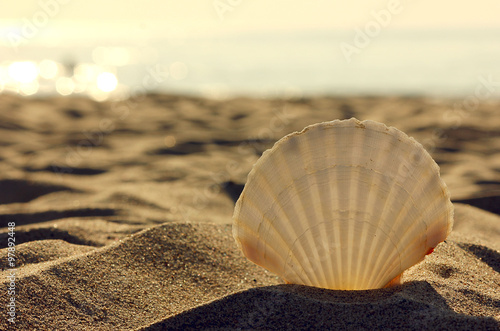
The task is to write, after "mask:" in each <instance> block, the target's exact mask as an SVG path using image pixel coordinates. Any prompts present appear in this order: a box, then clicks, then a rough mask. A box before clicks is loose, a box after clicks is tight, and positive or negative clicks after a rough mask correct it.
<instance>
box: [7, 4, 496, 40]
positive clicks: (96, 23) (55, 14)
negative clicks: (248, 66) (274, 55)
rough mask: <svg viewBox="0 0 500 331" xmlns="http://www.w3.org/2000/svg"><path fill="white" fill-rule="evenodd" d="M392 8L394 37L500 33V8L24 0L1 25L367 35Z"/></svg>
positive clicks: (122, 31) (114, 31)
mask: <svg viewBox="0 0 500 331" xmlns="http://www.w3.org/2000/svg"><path fill="white" fill-rule="evenodd" d="M390 3H393V6H396V7H397V8H398V9H397V14H392V15H391V16H392V17H391V18H390V24H389V25H388V27H387V28H390V29H397V28H464V27H465V28H469V27H473V28H483V27H500V16H499V13H500V1H499V0H474V1H456V0H439V1H435V0H434V1H433V0H401V1H397V0H394V1H378V0H370V1H369V0H364V1H363V0H349V1H333V0H308V1H305V0H301V1H299V0H288V1H285V0H120V1H113V0H23V1H16V2H14V1H3V2H2V3H1V4H0V24H1V25H2V26H4V27H5V26H12V25H22V24H23V22H25V21H26V20H28V21H34V20H35V19H36V18H37V17H38V19H42V20H43V17H41V16H40V15H43V14H40V13H43V12H44V11H45V12H47V14H49V16H50V18H49V20H48V22H46V23H45V25H46V26H44V28H46V29H47V30H50V29H52V30H57V31H61V30H64V29H61V27H68V29H67V30H66V31H72V28H74V29H81V28H82V27H85V28H86V31H85V34H87V35H89V34H90V35H91V34H103V35H106V34H108V35H123V36H127V35H130V34H132V35H133V34H140V33H149V34H152V35H161V34H162V33H166V34H173V35H174V34H181V35H182V34H191V33H193V34H196V33H205V34H211V33H218V32H223V33H230V32H239V31H248V30H250V31H252V30H270V29H271V30H274V29H284V30H288V29H315V28H347V29H353V28H356V27H360V28H363V27H364V25H365V24H366V23H367V22H369V21H370V20H373V19H374V18H373V16H372V11H376V12H378V11H380V10H384V9H387V8H389V7H390V6H391V5H389V4H390ZM42 4H45V5H42ZM394 4H395V5H394ZM217 8H218V9H217ZM37 15H38V16H37ZM42 23H43V22H42Z"/></svg>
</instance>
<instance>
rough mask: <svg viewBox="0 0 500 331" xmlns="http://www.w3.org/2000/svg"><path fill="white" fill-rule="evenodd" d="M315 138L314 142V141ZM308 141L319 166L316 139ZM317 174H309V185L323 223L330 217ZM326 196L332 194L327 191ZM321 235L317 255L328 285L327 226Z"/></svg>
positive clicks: (310, 154)
mask: <svg viewBox="0 0 500 331" xmlns="http://www.w3.org/2000/svg"><path fill="white" fill-rule="evenodd" d="M312 132H313V131H312ZM311 134H312V133H311ZM313 138H316V137H313ZM313 140H314V143H313ZM306 142H307V146H306V147H307V148H306V150H308V151H309V158H310V159H311V160H313V161H314V165H315V168H317V167H316V165H317V164H316V163H317V162H318V161H319V162H321V160H322V159H319V160H318V159H317V158H314V155H312V151H313V150H315V149H314V148H315V147H316V141H315V139H307V140H306ZM301 149H303V148H301ZM328 152H329V151H326V153H328ZM303 168H304V172H307V165H306V164H304V165H303ZM316 174H318V172H315V174H314V176H311V175H308V178H309V179H310V180H309V181H308V182H309V187H310V192H311V198H312V201H313V204H314V206H313V210H314V211H315V213H316V211H318V214H319V217H318V216H316V219H318V220H319V219H321V220H323V223H325V220H326V219H328V218H327V214H328V212H327V210H326V207H327V204H326V203H323V201H322V194H321V191H320V185H321V181H320V178H318V176H317V175H316ZM306 175H307V174H306ZM311 182H312V183H311ZM326 186H327V187H328V185H326ZM325 196H330V194H329V193H328V194H326V193H325ZM320 237H321V243H322V244H323V245H322V246H323V247H320V249H322V251H320V252H318V248H317V247H316V251H317V255H318V257H319V260H318V267H319V268H321V274H322V278H323V286H325V287H328V286H329V285H330V284H329V282H330V281H331V273H330V271H327V270H331V269H332V262H331V259H329V258H328V256H325V255H324V254H325V250H326V248H329V246H328V238H327V231H326V226H325V227H324V231H320ZM327 246H328V247H327ZM320 253H323V254H320ZM320 255H321V256H320Z"/></svg>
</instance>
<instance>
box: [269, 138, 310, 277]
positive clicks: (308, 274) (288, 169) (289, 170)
mask: <svg viewBox="0 0 500 331" xmlns="http://www.w3.org/2000/svg"><path fill="white" fill-rule="evenodd" d="M293 138H294V137H291V138H290V143H292V139H293ZM278 155H279V157H280V158H281V159H282V160H284V155H283V152H281V153H279V154H278ZM283 165H284V166H285V167H286V170H287V172H288V173H291V169H290V166H289V164H288V163H287V162H283ZM288 187H290V188H293V189H294V190H295V191H298V190H297V187H296V184H295V182H293V184H292V185H289V186H288ZM282 192H283V191H282ZM299 201H300V204H301V206H302V211H304V210H305V209H306V208H307V207H306V206H304V202H303V201H302V200H301V199H299ZM291 208H293V209H294V211H295V212H294V213H292V215H298V213H299V212H298V210H299V209H300V208H299V209H296V208H295V206H291ZM284 211H285V210H284ZM285 213H287V214H288V211H285ZM301 217H302V219H305V218H307V215H305V214H304V213H303V212H302V215H301ZM289 220H290V217H288V221H289ZM292 228H293V227H292ZM301 231H302V232H303V230H301ZM293 232H294V233H295V234H296V237H298V236H299V235H300V234H299V233H298V232H297V231H296V230H295V229H293ZM291 247H293V245H291V246H290V245H289V246H288V248H289V251H288V256H287V257H286V258H285V259H284V262H285V266H286V265H288V264H289V260H290V253H291V252H292V249H291ZM309 251H311V249H309ZM302 253H303V254H304V256H305V257H306V262H307V263H308V264H309V268H310V269H313V265H312V261H311V260H310V259H308V255H307V253H306V252H305V250H304V249H303V250H302ZM298 265H300V267H301V268H302V269H303V271H304V273H305V276H306V277H307V278H308V279H309V280H310V281H311V284H314V283H318V278H317V276H316V275H314V274H310V273H308V272H307V271H306V270H305V269H304V267H303V266H302V264H301V263H300V260H299V263H298Z"/></svg>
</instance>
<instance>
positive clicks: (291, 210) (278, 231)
mask: <svg viewBox="0 0 500 331" xmlns="http://www.w3.org/2000/svg"><path fill="white" fill-rule="evenodd" d="M262 179H263V180H264V182H265V184H266V185H267V186H268V187H270V188H271V192H273V194H274V196H275V197H276V199H275V200H274V201H275V202H274V203H273V204H271V205H270V206H269V208H268V209H267V210H266V211H265V212H264V213H263V215H264V216H265V215H268V214H269V213H270V212H271V210H273V207H274V206H275V205H277V203H276V201H278V200H279V199H278V198H279V197H280V195H281V194H282V193H283V192H285V191H287V190H289V189H292V188H294V185H293V184H289V185H287V186H285V187H284V188H282V189H281V190H280V192H276V191H275V190H274V189H273V188H272V185H271V183H270V181H269V180H268V178H267V177H266V176H265V175H263V176H262ZM276 193H277V195H276ZM278 209H279V210H280V211H282V212H283V214H284V216H285V218H286V219H287V220H290V214H291V215H294V214H296V211H295V206H294V205H293V204H292V206H290V208H289V209H288V208H287V209H285V208H283V207H278ZM269 226H270V227H272V229H273V230H274V231H275V232H276V234H277V235H278V236H280V237H281V238H283V237H282V235H283V232H282V231H283V230H284V229H281V228H278V227H277V226H276V225H275V224H274V222H271V223H270V224H269ZM291 230H292V232H293V233H294V234H295V236H297V235H298V233H297V231H296V230H295V229H293V227H292V228H291ZM283 239H284V238H283ZM261 241H262V240H261ZM283 242H284V244H285V245H286V246H287V247H288V253H286V255H284V256H283V255H281V258H282V261H283V263H282V266H281V267H280V269H282V270H283V273H282V274H284V273H285V270H286V266H287V265H288V264H289V262H290V261H289V260H290V258H293V259H294V260H295V261H296V263H295V264H296V265H297V266H299V267H300V268H301V269H302V271H303V272H302V273H298V272H296V271H295V269H294V268H292V269H291V270H293V271H294V273H295V274H296V275H297V276H298V278H300V279H302V280H303V279H304V278H303V276H306V278H307V279H308V282H307V283H311V284H312V283H314V282H313V279H311V278H310V275H309V274H308V273H306V271H305V269H304V267H303V266H302V264H301V263H300V261H301V259H300V258H299V257H298V256H296V255H295V253H294V254H292V255H293V256H290V252H291V246H290V245H288V244H287V242H286V240H283ZM273 244H275V243H273ZM267 246H268V245H265V244H264V247H265V248H267ZM298 253H299V254H301V255H302V257H304V258H305V259H306V260H308V259H307V254H306V253H305V251H303V250H302V251H300V252H298Z"/></svg>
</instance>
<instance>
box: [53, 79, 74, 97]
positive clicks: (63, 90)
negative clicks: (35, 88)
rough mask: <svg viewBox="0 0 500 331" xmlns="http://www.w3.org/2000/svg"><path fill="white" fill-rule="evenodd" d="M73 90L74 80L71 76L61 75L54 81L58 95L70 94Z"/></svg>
mask: <svg viewBox="0 0 500 331" xmlns="http://www.w3.org/2000/svg"><path fill="white" fill-rule="evenodd" d="M74 90H75V82H73V80H72V79H71V78H68V77H61V78H59V79H58V80H57V81H56V91H57V92H58V93H59V94H60V95H70V94H71V93H73V91H74Z"/></svg>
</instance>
